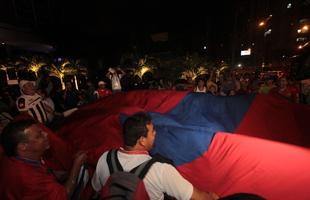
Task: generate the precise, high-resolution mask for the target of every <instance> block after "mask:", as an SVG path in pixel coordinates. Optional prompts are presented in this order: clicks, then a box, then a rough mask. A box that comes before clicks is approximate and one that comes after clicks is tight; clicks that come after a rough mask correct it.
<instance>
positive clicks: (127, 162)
mask: <svg viewBox="0 0 310 200" xmlns="http://www.w3.org/2000/svg"><path fill="white" fill-rule="evenodd" d="M155 135H156V131H155V129H154V125H153V123H152V119H151V117H150V116H149V115H148V114H146V113H136V114H134V115H132V116H130V117H128V118H127V119H126V121H125V123H124V125H123V137H124V147H122V148H120V149H119V150H118V151H117V157H118V160H119V162H120V164H121V166H122V168H123V169H124V171H127V172H128V171H130V170H132V169H133V168H135V167H137V166H138V165H140V164H141V163H143V162H145V161H147V160H150V159H152V157H151V156H150V155H149V153H148V152H149V151H150V150H151V149H152V147H153V144H154V140H155ZM108 152H109V151H107V152H105V153H103V155H102V156H101V157H100V158H99V161H98V163H97V167H96V171H95V173H94V176H93V178H92V186H93V188H94V190H95V191H97V192H100V191H101V189H102V187H103V186H105V183H106V182H107V180H108V178H109V176H110V172H109V167H108V164H107V160H106V159H107V154H108ZM143 182H144V185H145V189H146V192H147V194H148V196H149V198H150V199H164V193H166V194H167V195H169V196H172V197H175V198H176V199H180V200H183V199H208V200H212V199H217V198H218V196H217V195H216V194H215V193H207V192H203V191H200V190H198V189H196V188H195V187H194V186H193V185H192V184H191V183H190V182H189V181H187V180H186V179H184V178H183V177H182V176H181V175H180V174H179V172H178V171H177V170H176V169H175V168H174V167H173V166H172V165H170V164H168V163H161V162H155V163H154V164H153V165H152V166H151V168H150V169H149V171H148V172H147V174H146V176H145V177H144V179H143Z"/></svg>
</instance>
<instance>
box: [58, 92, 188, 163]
mask: <svg viewBox="0 0 310 200" xmlns="http://www.w3.org/2000/svg"><path fill="white" fill-rule="evenodd" d="M186 94H187V92H175V91H161V92H154V91H150V90H147V91H133V92H128V93H127V92H121V93H117V94H114V95H111V96H108V97H106V98H104V99H99V100H97V101H96V102H94V103H93V104H91V105H87V106H84V107H81V108H80V109H79V110H78V111H76V112H75V113H74V115H72V116H70V117H69V118H68V119H67V121H66V122H65V124H66V126H63V127H62V128H61V129H60V130H59V131H58V133H59V134H60V136H61V137H63V138H64V139H65V140H66V141H68V143H70V144H71V145H72V146H74V147H76V148H78V149H76V150H86V151H88V156H89V157H88V161H89V162H90V164H92V165H93V166H96V164H97V160H98V159H99V157H100V156H101V154H102V153H103V152H105V151H107V150H109V149H112V148H118V147H120V146H122V144H123V138H122V135H121V134H119V133H121V125H120V122H119V114H120V113H124V114H133V113H135V112H139V111H155V112H161V113H165V112H168V111H170V110H171V109H172V108H173V107H175V106H176V105H177V104H178V103H179V101H180V100H181V99H182V98H183V97H184V96H185V95H186ZM86 138H87V139H86Z"/></svg>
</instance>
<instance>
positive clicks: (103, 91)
mask: <svg viewBox="0 0 310 200" xmlns="http://www.w3.org/2000/svg"><path fill="white" fill-rule="evenodd" d="M97 92H98V95H99V98H103V97H106V96H109V95H111V94H112V92H111V90H109V89H98V90H97Z"/></svg>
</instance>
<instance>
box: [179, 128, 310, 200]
mask: <svg viewBox="0 0 310 200" xmlns="http://www.w3.org/2000/svg"><path fill="white" fill-rule="evenodd" d="M309 166H310V150H309V149H305V148H301V147H297V146H293V145H288V144H283V143H278V142H274V141H268V140H263V139H259V138H253V137H248V136H242V135H237V134H225V133H217V134H216V135H215V137H214V139H213V141H212V143H211V146H210V147H209V149H208V151H207V152H205V153H204V154H203V155H202V156H201V157H200V158H198V159H197V160H195V161H193V162H191V163H188V164H185V165H182V166H179V167H178V170H179V171H180V172H181V174H182V175H183V176H184V177H186V178H187V179H188V180H189V181H190V182H192V183H193V184H194V185H195V186H196V187H197V188H200V189H202V190H204V191H215V192H217V193H218V194H219V195H220V196H226V195H229V194H233V193H237V192H248V193H255V194H258V195H261V196H263V197H265V198H266V199H270V200H279V199H286V200H296V199H304V200H306V199H309V197H310V190H309V185H310V170H309ZM197 172H199V174H198V173H197Z"/></svg>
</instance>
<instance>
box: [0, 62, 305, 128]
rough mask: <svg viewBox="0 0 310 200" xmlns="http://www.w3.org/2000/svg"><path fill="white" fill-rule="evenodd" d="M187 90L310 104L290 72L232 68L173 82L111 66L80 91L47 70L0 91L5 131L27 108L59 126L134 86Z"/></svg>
mask: <svg viewBox="0 0 310 200" xmlns="http://www.w3.org/2000/svg"><path fill="white" fill-rule="evenodd" d="M145 89H152V90H186V91H192V92H198V93H208V94H211V95H215V96H233V95H242V94H252V93H255V94H257V93H259V94H269V93H272V94H276V95H279V96H281V97H283V98H286V99H288V100H289V101H291V102H293V103H304V104H310V89H309V83H308V85H307V84H301V82H299V81H294V80H293V79H291V78H288V77H286V76H275V75H268V74H267V75H264V76H262V77H260V76H258V75H257V74H254V73H245V74H237V73H234V72H233V71H229V72H226V73H222V74H216V73H215V71H212V72H211V73H210V75H209V76H207V75H201V76H198V77H197V78H196V79H195V80H192V78H188V79H187V80H182V79H179V80H176V81H174V82H173V81H171V80H167V79H164V78H159V79H157V78H154V77H153V76H152V75H150V74H148V76H143V77H142V78H140V77H139V76H138V75H133V74H131V73H126V72H125V71H123V70H122V69H120V68H109V69H108V72H107V74H106V76H105V77H104V78H102V79H101V80H98V82H97V83H94V82H93V81H92V80H88V81H87V83H86V84H85V86H80V88H79V90H78V89H77V88H76V87H75V85H74V83H73V82H71V81H66V82H65V88H64V89H62V87H61V84H60V83H59V82H57V81H56V82H55V81H53V79H52V78H51V77H50V76H49V75H48V74H46V73H42V74H39V76H38V78H36V79H33V78H32V80H29V79H28V80H26V79H25V80H20V81H19V89H18V90H15V91H14V90H8V88H5V87H4V88H2V93H1V95H0V119H1V129H2V128H3V127H4V125H5V124H7V123H8V122H9V121H10V120H12V118H13V117H15V116H16V115H18V114H19V113H21V112H22V113H23V112H27V113H28V114H29V115H31V116H33V117H34V118H35V119H36V120H37V121H39V122H41V123H44V124H46V125H47V126H49V127H53V128H57V127H59V125H60V124H61V121H62V120H63V118H64V117H66V116H68V115H70V114H72V113H73V112H74V111H76V110H77V109H78V107H79V106H82V105H85V104H88V103H91V102H94V101H96V100H98V99H100V98H105V97H107V96H109V95H112V94H113V93H117V92H121V91H130V90H145Z"/></svg>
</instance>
